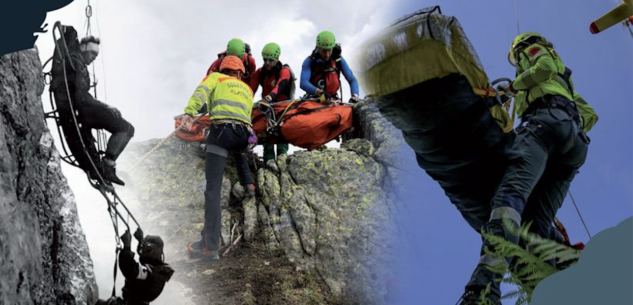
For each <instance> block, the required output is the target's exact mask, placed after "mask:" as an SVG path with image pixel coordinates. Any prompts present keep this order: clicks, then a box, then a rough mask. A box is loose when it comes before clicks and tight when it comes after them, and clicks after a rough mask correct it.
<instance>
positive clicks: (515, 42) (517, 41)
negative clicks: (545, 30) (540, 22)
mask: <svg viewBox="0 0 633 305" xmlns="http://www.w3.org/2000/svg"><path fill="white" fill-rule="evenodd" d="M532 37H535V38H538V39H539V40H545V38H544V37H543V36H541V34H539V33H536V32H525V33H523V34H519V35H518V36H517V37H516V38H514V40H513V41H512V50H514V49H515V48H516V47H517V46H519V45H520V44H521V43H523V42H525V41H526V40H528V39H530V38H532Z"/></svg>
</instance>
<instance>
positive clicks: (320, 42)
mask: <svg viewBox="0 0 633 305" xmlns="http://www.w3.org/2000/svg"><path fill="white" fill-rule="evenodd" d="M334 45H336V38H335V37H334V34H333V33H332V32H330V31H323V32H321V33H319V35H318V36H317V39H316V46H317V47H319V48H321V49H326V50H331V49H333V48H334Z"/></svg>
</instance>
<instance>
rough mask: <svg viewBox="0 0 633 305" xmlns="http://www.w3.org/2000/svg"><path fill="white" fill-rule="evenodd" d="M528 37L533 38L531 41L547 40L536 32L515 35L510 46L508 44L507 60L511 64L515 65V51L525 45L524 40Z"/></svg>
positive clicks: (528, 38)
mask: <svg viewBox="0 0 633 305" xmlns="http://www.w3.org/2000/svg"><path fill="white" fill-rule="evenodd" d="M530 39H533V40H534V42H533V43H536V42H547V40H545V37H543V36H541V34H539V33H536V32H525V33H522V34H519V35H518V36H517V37H515V38H514V40H512V46H510V51H509V52H508V61H509V62H510V64H511V65H513V66H515V67H516V65H517V56H518V55H517V53H518V51H519V50H520V49H521V47H523V48H525V47H527V45H526V42H527V41H528V40H530Z"/></svg>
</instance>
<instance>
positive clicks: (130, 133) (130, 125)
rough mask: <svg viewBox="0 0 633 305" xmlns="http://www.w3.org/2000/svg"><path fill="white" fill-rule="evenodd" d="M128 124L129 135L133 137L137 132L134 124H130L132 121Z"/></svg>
mask: <svg viewBox="0 0 633 305" xmlns="http://www.w3.org/2000/svg"><path fill="white" fill-rule="evenodd" d="M128 125H129V127H128V129H127V136H128V137H129V138H132V137H134V132H135V130H134V126H133V125H132V124H130V123H128Z"/></svg>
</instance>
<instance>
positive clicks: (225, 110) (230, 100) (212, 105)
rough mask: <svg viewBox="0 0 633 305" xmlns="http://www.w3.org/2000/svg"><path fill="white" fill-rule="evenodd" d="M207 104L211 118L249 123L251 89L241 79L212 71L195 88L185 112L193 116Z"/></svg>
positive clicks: (251, 106) (251, 101) (251, 99)
mask: <svg viewBox="0 0 633 305" xmlns="http://www.w3.org/2000/svg"><path fill="white" fill-rule="evenodd" d="M205 103H206V104H207V109H209V114H210V115H211V119H212V120H220V119H231V120H238V121H241V122H244V123H246V124H248V125H251V111H252V108H253V91H252V90H251V88H250V87H249V86H248V85H247V84H246V83H244V82H243V81H241V80H239V79H237V78H235V77H231V76H228V75H224V74H222V73H218V72H213V73H211V74H209V75H207V77H205V78H204V79H203V80H202V82H201V83H200V84H199V85H198V87H197V88H196V91H195V92H194V93H193V95H192V96H191V98H190V99H189V104H188V105H187V107H185V113H186V114H189V115H191V116H194V115H195V114H196V113H197V112H198V110H199V109H200V108H202V105H204V104H205Z"/></svg>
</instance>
